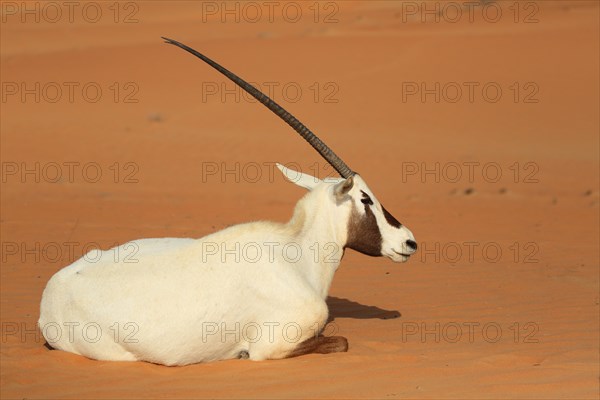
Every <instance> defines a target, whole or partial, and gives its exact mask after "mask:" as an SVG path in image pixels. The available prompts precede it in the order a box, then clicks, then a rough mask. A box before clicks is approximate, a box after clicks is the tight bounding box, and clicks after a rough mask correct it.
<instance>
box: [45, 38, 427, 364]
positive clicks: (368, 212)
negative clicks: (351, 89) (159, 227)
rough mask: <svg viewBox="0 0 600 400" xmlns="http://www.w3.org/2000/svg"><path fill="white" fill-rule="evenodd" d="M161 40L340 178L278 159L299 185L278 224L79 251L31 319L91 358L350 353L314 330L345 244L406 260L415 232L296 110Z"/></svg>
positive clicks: (324, 314) (57, 342)
mask: <svg viewBox="0 0 600 400" xmlns="http://www.w3.org/2000/svg"><path fill="white" fill-rule="evenodd" d="M164 39H165V40H166V42H167V43H170V44H173V45H175V46H178V47H180V48H182V49H184V50H186V51H187V52H189V53H191V54H193V55H195V56H196V57H198V58H200V59H201V60H203V61H204V62H206V63H207V64H209V65H210V66H211V67H213V68H215V69H216V70H217V71H219V72H220V73H222V74H223V75H225V76H226V77H227V78H229V79H230V80H232V81H233V82H234V83H235V84H237V85H239V86H240V87H241V88H242V89H244V90H245V91H247V92H248V93H250V94H251V95H252V96H254V97H255V98H256V99H257V100H258V101H259V102H261V103H262V104H264V105H265V106H266V107H267V108H268V109H269V110H271V111H272V112H274V113H275V114H276V115H277V116H278V117H280V118H281V119H283V120H284V121H285V122H286V123H288V124H289V125H290V126H291V127H292V128H294V130H295V131H296V132H298V133H299V134H300V136H302V137H303V138H304V139H305V140H306V141H307V142H308V143H310V144H311V145H312V146H313V147H314V148H315V150H317V151H318V152H319V153H320V154H321V156H322V157H324V158H325V160H327V162H329V163H330V164H331V165H332V166H333V168H335V170H336V171H337V172H338V173H339V174H340V175H341V178H334V179H325V180H320V179H318V178H315V177H312V176H310V175H306V174H302V173H300V172H296V171H292V170H290V169H287V168H285V167H283V166H281V165H278V167H279V169H281V171H282V172H283V174H284V175H285V177H286V178H287V179H288V180H290V181H292V182H294V183H295V184H297V185H299V186H301V187H304V188H305V189H307V190H308V193H307V194H306V195H305V196H304V197H303V198H302V199H301V200H300V201H298V203H297V204H296V207H295V209H294V213H293V216H292V218H291V219H290V220H289V222H287V223H275V222H266V221H259V222H250V223H245V224H240V225H235V226H231V227H229V228H226V229H224V230H222V231H219V232H216V233H213V234H210V235H208V236H205V237H203V238H200V239H183V238H179V239H177V238H162V239H141V240H135V241H132V242H128V243H126V244H123V245H121V246H118V247H115V248H113V249H110V250H106V251H102V250H93V251H90V252H88V253H87V254H86V255H84V256H83V257H82V258H81V259H79V260H77V261H75V262H74V263H73V264H71V265H69V266H67V267H65V268H63V269H62V270H60V271H58V272H57V273H56V274H55V275H54V276H53V277H52V278H51V279H50V281H49V282H48V284H47V286H46V289H45V290H44V293H43V296H42V301H41V310H40V319H39V327H40V329H41V331H42V333H43V335H44V337H45V338H46V340H47V342H48V344H49V345H50V346H52V347H54V348H56V349H60V350H65V351H70V352H72V353H76V354H81V355H84V356H86V357H89V358H93V359H98V360H116V361H135V360H142V361H148V362H153V363H157V364H164V365H186V364H192V363H199V362H208V361H214V360H225V359H233V358H249V359H251V360H265V359H279V358H286V357H294V356H299V355H302V354H308V353H331V352H340V351H347V350H348V342H347V340H346V339H345V338H343V337H340V336H324V335H323V334H322V333H323V329H324V326H325V324H326V322H327V318H328V309H327V305H326V303H325V300H326V298H327V293H328V291H329V287H330V285H331V281H332V279H333V275H334V273H335V271H336V270H337V268H338V266H339V264H340V262H341V259H342V256H343V253H344V251H345V249H346V248H350V249H354V250H356V251H358V252H361V253H364V254H367V255H369V256H375V257H377V256H385V257H388V258H390V259H391V260H392V261H395V262H404V261H406V260H408V258H409V257H410V255H411V254H413V253H414V252H415V251H416V249H417V244H416V243H415V241H414V237H413V235H412V233H411V232H410V231H409V230H408V229H407V228H406V227H404V226H403V225H402V224H401V223H400V222H398V220H396V218H394V217H393V216H392V215H391V214H390V213H389V212H388V211H387V210H386V209H385V208H384V207H383V206H382V205H381V203H380V202H379V201H378V200H377V198H376V197H375V195H374V194H373V192H372V191H371V189H369V187H368V186H367V184H366V182H365V181H364V180H363V178H362V177H360V176H359V175H358V174H356V173H354V172H353V171H352V170H351V169H350V168H349V167H348V166H347V165H346V164H345V163H344V162H343V161H342V160H341V159H340V158H339V157H338V156H337V155H336V154H335V153H334V152H333V151H332V150H331V149H329V148H328V147H327V146H326V145H325V144H324V143H323V142H322V141H321V140H319V138H317V137H316V136H315V135H314V134H313V133H312V132H311V131H310V130H309V129H308V128H307V127H306V126H304V125H303V124H302V123H301V122H300V121H298V120H297V119H296V118H295V117H294V116H292V115H291V114H290V113H288V112H287V111H286V110H284V109H283V108H282V107H281V106H279V105H278V104H277V103H275V102H274V101H273V100H271V99H270V98H269V97H267V96H266V95H265V94H263V93H262V92H260V91H259V90H258V89H256V88H255V87H253V86H252V85H250V84H248V83H247V82H246V81H244V80H243V79H241V78H240V77H238V76H237V75H235V74H233V73H232V72H230V71H228V70H227V69H225V68H223V67H222V66H220V65H219V64H217V63H216V62H214V61H212V60H211V59H209V58H208V57H206V56H204V55H202V54H200V53H198V52H197V51H195V50H193V49H191V48H189V47H187V46H186V45H184V44H181V43H179V42H176V41H174V40H171V39H166V38H164ZM116 255H120V256H119V257H116ZM123 255H131V257H123Z"/></svg>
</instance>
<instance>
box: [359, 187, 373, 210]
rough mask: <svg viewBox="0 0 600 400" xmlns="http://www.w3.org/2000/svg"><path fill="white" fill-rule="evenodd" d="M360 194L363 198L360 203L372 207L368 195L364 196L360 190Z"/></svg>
mask: <svg viewBox="0 0 600 400" xmlns="http://www.w3.org/2000/svg"><path fill="white" fill-rule="evenodd" d="M360 192H361V193H362V195H363V198H362V199H360V202H361V203H363V204H365V205H368V206H372V205H373V200H371V198H370V197H369V195H368V194H366V193H365V192H363V191H362V190H361V191H360Z"/></svg>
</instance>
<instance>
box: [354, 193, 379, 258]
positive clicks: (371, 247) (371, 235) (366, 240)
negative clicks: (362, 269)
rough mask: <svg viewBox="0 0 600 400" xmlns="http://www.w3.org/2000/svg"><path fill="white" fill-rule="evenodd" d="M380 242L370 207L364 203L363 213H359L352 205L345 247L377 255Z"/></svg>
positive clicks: (375, 221) (377, 228)
mask: <svg viewBox="0 0 600 400" xmlns="http://www.w3.org/2000/svg"><path fill="white" fill-rule="evenodd" d="M369 200H370V199H369ZM382 242H383V238H382V237H381V232H380V231H379V226H378V225H377V219H376V218H375V214H373V211H372V210H371V208H370V207H369V206H368V205H367V204H365V215H361V214H360V213H359V212H358V210H357V209H356V207H354V206H352V214H351V215H350V220H349V221H348V241H347V242H346V246H345V247H349V248H351V249H352V250H356V251H358V252H360V253H363V254H366V255H368V256H373V257H379V256H381V244H382Z"/></svg>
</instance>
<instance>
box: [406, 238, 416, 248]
mask: <svg viewBox="0 0 600 400" xmlns="http://www.w3.org/2000/svg"><path fill="white" fill-rule="evenodd" d="M406 245H407V246H408V247H409V248H410V249H412V250H417V242H415V241H414V240H410V239H409V240H407V241H406Z"/></svg>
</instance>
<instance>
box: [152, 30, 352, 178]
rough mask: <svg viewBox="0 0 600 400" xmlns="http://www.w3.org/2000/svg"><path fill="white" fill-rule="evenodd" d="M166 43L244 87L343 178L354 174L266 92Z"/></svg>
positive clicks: (187, 49) (225, 70)
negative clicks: (292, 129)
mask: <svg viewBox="0 0 600 400" xmlns="http://www.w3.org/2000/svg"><path fill="white" fill-rule="evenodd" d="M163 39H164V40H165V42H166V43H169V44H173V45H175V46H177V47H180V48H182V49H183V50H185V51H187V52H189V53H192V54H193V55H195V56H196V57H198V58H199V59H201V60H202V61H204V62H206V63H207V64H208V65H210V66H211V67H213V68H214V69H216V70H217V71H219V72H220V73H222V74H223V75H225V76H226V77H227V78H229V79H230V80H231V81H233V83H235V84H236V85H238V86H239V87H241V88H242V89H244V90H245V91H246V92H248V93H250V94H251V95H252V96H253V97H254V98H255V99H256V100H258V101H260V102H261V103H263V104H264V105H265V106H266V107H267V108H268V109H269V110H271V111H273V112H274V113H275V114H276V115H277V116H278V117H279V118H281V119H282V120H284V121H285V122H286V123H287V124H288V125H289V126H291V127H292V128H294V130H295V131H296V132H298V133H299V134H300V136H302V137H303V138H304V139H305V140H306V141H307V142H308V143H310V145H311V146H312V147H314V149H315V150H317V151H318V152H319V154H320V155H321V156H322V157H323V158H324V159H325V160H326V161H327V162H328V163H329V164H331V166H332V167H333V168H335V170H336V171H337V172H338V173H339V174H340V175H341V176H342V177H344V178H349V177H351V176H353V175H354V172H353V171H352V170H351V169H350V168H348V166H347V165H346V163H344V162H343V161H342V159H341V158H339V157H338V156H337V155H336V154H335V153H334V152H333V151H332V150H331V149H330V148H329V147H327V145H326V144H325V143H323V142H322V141H321V139H319V138H318V137H317V136H316V135H315V134H314V133H312V132H311V130H310V129H308V128H307V127H306V126H305V125H304V124H303V123H302V122H300V121H298V120H297V119H296V117H294V116H293V115H292V114H290V113H289V112H287V111H286V110H285V109H284V108H283V107H281V106H280V105H279V104H277V103H275V102H274V101H273V100H272V99H270V98H269V96H267V95H266V94H264V93H263V92H261V91H260V90H258V89H257V88H255V87H254V86H252V85H251V84H249V83H248V82H246V81H245V80H243V79H242V78H240V77H239V76H237V75H236V74H234V73H233V72H231V71H229V70H227V69H226V68H223V67H222V66H220V65H219V64H217V63H216V62H214V61H213V60H211V59H210V58H208V57H206V56H205V55H203V54H201V53H198V52H197V51H196V50H194V49H192V48H190V47H188V46H186V45H185V44H182V43H179V42H178V41H176V40H173V39H168V38H166V37H163Z"/></svg>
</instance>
